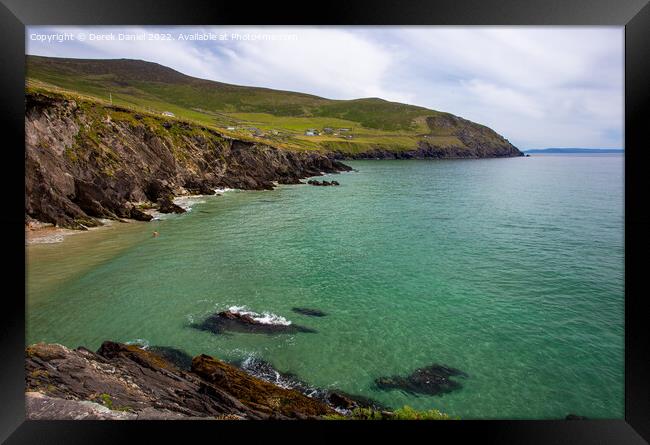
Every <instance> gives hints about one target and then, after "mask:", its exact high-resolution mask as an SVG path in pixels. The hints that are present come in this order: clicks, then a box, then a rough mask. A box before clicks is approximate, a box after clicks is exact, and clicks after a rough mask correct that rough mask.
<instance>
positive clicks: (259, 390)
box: [26, 342, 334, 419]
mask: <svg viewBox="0 0 650 445" xmlns="http://www.w3.org/2000/svg"><path fill="white" fill-rule="evenodd" d="M26 380H27V382H26V383H27V385H26V391H27V392H28V393H34V392H36V393H38V394H40V395H37V394H28V395H27V410H28V412H27V417H28V418H30V419H81V418H87V419H177V418H178V419H194V418H203V419H305V418H318V417H319V416H322V415H325V414H332V413H334V410H333V409H332V408H331V407H330V406H328V405H327V404H326V403H323V402H322V401H319V400H316V399H312V398H309V397H307V396H305V395H303V394H302V393H300V392H299V391H296V390H291V389H285V388H280V387H278V386H276V385H273V384H271V383H269V382H266V381H264V380H261V379H258V378H255V377H253V376H251V375H249V374H248V373H246V372H244V371H242V370H241V369H238V368H236V367H234V366H231V365H228V364H226V363H224V362H222V361H220V360H217V359H215V358H213V357H209V356H206V355H201V356H198V357H195V358H194V359H193V361H192V364H191V369H190V370H189V371H185V370H182V369H179V368H178V367H177V366H175V365H174V364H173V363H171V362H169V361H167V360H165V359H163V358H162V357H160V356H158V355H156V354H153V353H152V352H149V351H146V350H143V349H141V348H139V347H137V346H134V345H124V344H120V343H113V342H104V343H103V344H102V346H101V347H100V348H99V350H98V351H97V352H96V353H95V352H92V351H90V350H88V349H85V348H77V349H75V350H71V349H68V348H66V347H64V346H61V345H51V344H37V345H32V346H29V347H28V348H27V349H26ZM104 408H107V409H109V410H110V411H111V412H110V413H109V412H108V411H106V409H104Z"/></svg>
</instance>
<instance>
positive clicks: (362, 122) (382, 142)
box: [27, 56, 514, 153]
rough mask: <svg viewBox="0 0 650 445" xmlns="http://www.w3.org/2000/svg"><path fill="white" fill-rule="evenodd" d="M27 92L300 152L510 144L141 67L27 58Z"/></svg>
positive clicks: (423, 114) (420, 113)
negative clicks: (167, 116) (168, 117)
mask: <svg viewBox="0 0 650 445" xmlns="http://www.w3.org/2000/svg"><path fill="white" fill-rule="evenodd" d="M27 88H28V90H34V91H38V92H41V93H47V92H54V93H59V94H73V95H74V94H78V95H82V96H85V97H86V98H90V99H91V100H93V99H96V100H99V101H102V102H108V101H112V103H113V104H114V105H118V106H122V107H126V108H129V109H132V110H134V111H141V112H148V113H154V114H161V113H163V112H171V113H173V114H174V118H176V119H181V120H188V121H193V122H197V123H200V124H201V125H205V126H209V127H213V128H216V129H218V130H219V131H221V132H222V133H223V134H225V135H230V136H233V137H238V138H244V139H250V138H254V139H259V140H262V141H264V142H266V143H269V144H271V145H275V146H279V147H283V148H289V149H294V150H320V151H341V152H345V153H362V152H368V151H371V150H376V149H381V150H388V151H408V150H415V149H417V148H418V146H419V144H421V143H423V142H424V143H426V144H428V145H429V146H435V147H440V148H443V149H444V148H447V147H453V148H454V149H455V150H458V149H461V150H462V149H465V148H466V149H468V150H471V149H474V148H475V147H474V146H473V145H474V143H476V144H478V145H481V146H501V147H502V146H503V145H504V144H507V145H510V144H509V143H507V141H506V140H505V139H504V138H503V137H502V136H500V135H498V134H497V133H495V132H494V131H492V130H490V129H489V128H487V127H484V126H481V125H478V124H474V123H472V122H470V121H466V120H464V119H460V118H457V117H456V116H453V115H451V114H449V113H442V112H439V111H434V110H428V109H426V108H422V107H417V106H413V105H406V104H401V103H396V102H388V101H385V100H382V99H378V98H366V99H356V100H330V99H325V98H322V97H318V96H313V95H309V94H303V93H295V92H290V91H279V90H272V89H267V88H255V87H245V86H237V85H230V84H225V83H220V82H214V81H209V80H203V79H197V78H194V77H190V76H186V75H184V74H182V73H179V72H177V71H175V70H173V69H171V68H168V67H165V66H162V65H159V64H156V63H151V62H144V61H140V60H128V59H115V60H94V59H61V58H48V57H38V56H27ZM310 129H314V130H315V131H314V134H313V135H312V134H306V132H307V131H308V130H310ZM463 134H464V135H467V134H471V138H468V137H462V135H463ZM513 148H514V147H513Z"/></svg>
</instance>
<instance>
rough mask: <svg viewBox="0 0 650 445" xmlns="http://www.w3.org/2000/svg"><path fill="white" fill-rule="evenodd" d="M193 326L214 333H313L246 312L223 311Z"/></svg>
mask: <svg viewBox="0 0 650 445" xmlns="http://www.w3.org/2000/svg"><path fill="white" fill-rule="evenodd" d="M194 327H195V328H197V329H200V330H203V331H209V332H212V333H214V334H223V333H225V332H244V333H258V334H294V333H298V332H307V333H315V332H316V331H315V330H314V329H311V328H307V327H304V326H299V325H296V324H294V323H291V324H280V323H266V322H262V321H259V320H257V319H255V318H254V317H253V316H251V315H249V314H247V313H239V312H233V311H223V312H219V313H218V314H213V315H211V316H209V317H208V318H207V319H206V320H205V321H204V322H203V323H200V324H197V325H194Z"/></svg>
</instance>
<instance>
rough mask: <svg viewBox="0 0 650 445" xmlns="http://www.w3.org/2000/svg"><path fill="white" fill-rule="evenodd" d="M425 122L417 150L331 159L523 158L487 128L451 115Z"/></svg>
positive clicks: (369, 152) (371, 152) (379, 151)
mask: <svg viewBox="0 0 650 445" xmlns="http://www.w3.org/2000/svg"><path fill="white" fill-rule="evenodd" d="M425 121H426V125H427V127H428V128H429V129H430V133H428V134H422V135H420V136H421V139H420V141H419V142H418V144H417V147H414V148H413V149H412V150H386V149H382V148H374V149H370V150H366V151H363V152H360V153H341V152H335V153H334V154H333V158H334V159H472V158H510V157H519V156H524V153H522V152H521V151H520V150H519V149H518V148H517V147H515V146H514V145H512V144H511V143H510V142H509V141H508V140H507V139H505V138H504V137H503V136H501V135H500V134H498V133H497V132H495V131H494V130H492V129H491V128H489V127H486V126H484V125H480V124H477V123H475V122H472V121H468V120H467V119H463V118H461V117H458V116H454V115H453V114H448V113H439V114H438V115H436V116H430V117H427V118H426V120H425ZM440 137H442V138H440ZM442 141H444V143H443V142H442Z"/></svg>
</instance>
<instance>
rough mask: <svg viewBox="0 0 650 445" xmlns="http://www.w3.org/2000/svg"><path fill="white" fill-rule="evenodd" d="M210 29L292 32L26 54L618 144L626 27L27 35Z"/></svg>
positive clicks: (33, 49) (54, 47)
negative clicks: (407, 107) (128, 62)
mask: <svg viewBox="0 0 650 445" xmlns="http://www.w3.org/2000/svg"><path fill="white" fill-rule="evenodd" d="M63 31H67V32H72V33H77V32H86V33H88V32H91V31H92V32H109V31H113V32H114V33H117V32H124V31H128V32H149V33H152V32H159V33H171V34H173V35H177V34H178V33H180V32H183V33H193V32H199V33H203V32H213V33H216V34H219V33H225V34H228V35H233V34H250V35H261V34H264V35H271V36H275V37H278V36H287V35H293V36H294V37H295V38H293V39H286V40H273V41H269V40H256V41H250V40H228V41H190V42H188V41H178V40H173V41H137V42H130V41H129V42H125V41H111V42H98V41H88V40H86V41H84V42H78V41H72V42H62V43H44V42H35V41H30V40H29V38H28V39H27V52H28V53H29V54H38V55H49V56H55V57H79V58H133V59H142V60H148V61H152V62H157V63H160V64H162V65H166V66H169V67H171V68H174V69H176V70H178V71H181V72H183V73H185V74H188V75H191V76H195V77H201V78H206V79H211V80H217V81H221V82H227V83H234V84H239V85H252V86H262V87H268V88H275V89H283V90H291V91H300V92H305V93H310V94H316V95H319V96H324V97H328V98H333V99H353V98H360V97H381V98H384V99H387V100H393V101H399V102H406V103H412V104H415V105H421V106H425V107H428V108H433V109H438V110H443V111H448V112H451V113H454V114H457V115H460V116H463V117H465V118H467V119H470V120H474V121H476V122H480V123H482V124H485V125H488V126H490V127H492V128H494V129H495V130H496V131H498V132H499V133H501V134H503V135H504V136H505V137H507V138H508V139H509V140H510V141H511V142H513V143H514V144H515V145H517V146H519V147H522V148H536V147H548V146H560V147H562V146H581V147H621V146H622V144H623V141H622V134H623V69H624V65H623V28H620V27H619V28H607V27H594V28H587V27H574V28H570V27H393V26H391V27H284V28H283V27H146V28H144V27H140V28H138V27H92V28H89V27H29V28H28V30H27V33H28V37H29V33H30V32H63Z"/></svg>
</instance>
